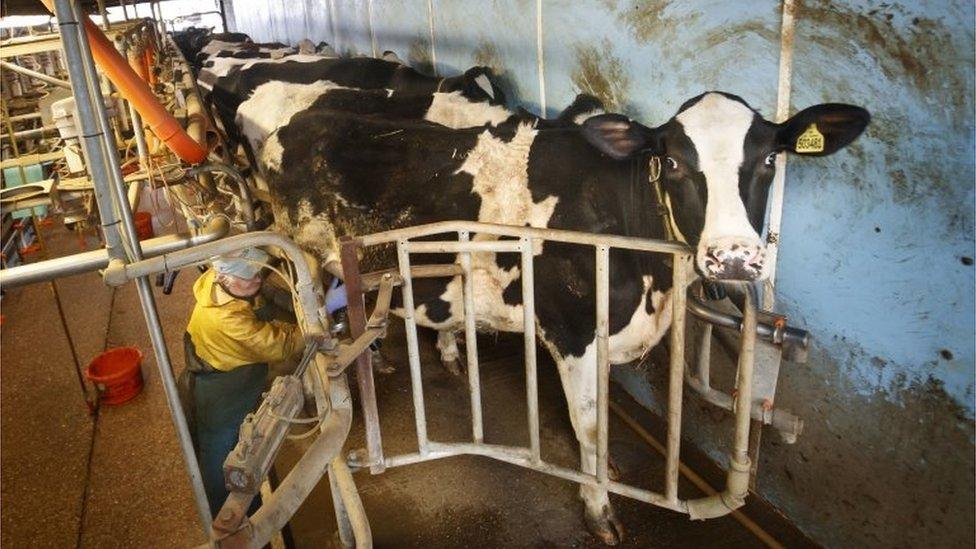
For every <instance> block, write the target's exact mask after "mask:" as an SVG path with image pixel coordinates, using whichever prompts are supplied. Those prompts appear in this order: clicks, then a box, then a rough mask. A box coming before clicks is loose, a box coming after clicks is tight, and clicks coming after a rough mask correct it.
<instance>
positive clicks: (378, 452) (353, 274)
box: [339, 238, 384, 474]
mask: <svg viewBox="0 0 976 549" xmlns="http://www.w3.org/2000/svg"><path fill="white" fill-rule="evenodd" d="M339 257H340V259H341V260H342V273H343V281H344V282H345V286H346V303H347V312H348V314H349V333H350V335H351V336H352V337H353V339H357V338H359V337H360V336H362V335H363V333H364V332H366V305H365V303H364V301H363V287H362V279H361V277H360V274H359V246H358V245H357V241H355V240H353V239H350V238H344V239H342V241H341V244H340V252H339ZM370 352H371V351H370V350H369V348H367V349H366V350H365V351H364V352H363V353H361V354H360V355H359V356H358V357H357V358H356V381H357V383H358V384H359V397H360V400H361V401H362V407H363V421H364V423H365V425H366V451H367V452H368V453H369V463H370V472H371V473H373V474H379V473H382V472H383V469H384V465H383V437H382V433H381V432H380V412H379V408H378V407H377V405H376V384H375V382H374V380H373V365H372V361H371V360H370Z"/></svg>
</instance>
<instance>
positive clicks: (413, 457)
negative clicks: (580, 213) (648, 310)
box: [341, 221, 756, 518]
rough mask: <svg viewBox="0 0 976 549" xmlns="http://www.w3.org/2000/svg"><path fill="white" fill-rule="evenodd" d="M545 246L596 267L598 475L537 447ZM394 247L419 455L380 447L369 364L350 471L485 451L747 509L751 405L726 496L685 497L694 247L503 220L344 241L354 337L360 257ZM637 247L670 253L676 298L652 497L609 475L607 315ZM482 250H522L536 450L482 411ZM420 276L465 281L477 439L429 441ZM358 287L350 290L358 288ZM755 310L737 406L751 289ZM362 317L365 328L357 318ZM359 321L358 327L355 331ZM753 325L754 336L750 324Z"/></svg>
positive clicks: (595, 479)
mask: <svg viewBox="0 0 976 549" xmlns="http://www.w3.org/2000/svg"><path fill="white" fill-rule="evenodd" d="M451 233H453V234H456V235H457V240H456V241H448V240H445V241H436V242H433V241H429V240H424V241H412V239H414V238H418V237H429V236H433V235H447V234H451ZM474 233H478V234H488V235H494V236H505V237H508V238H515V239H517V240H479V241H472V240H471V235H472V234H474ZM542 241H556V242H562V243H569V244H578V245H584V246H591V247H593V248H594V251H595V268H596V318H597V322H596V334H595V337H596V350H597V372H596V375H597V376H598V377H597V468H596V474H594V475H591V474H587V473H583V472H581V471H579V470H576V469H571V468H566V467H562V466H559V465H555V464H552V463H548V462H546V461H544V460H543V459H542V457H541V455H540V444H539V409H538V406H539V403H538V387H537V378H536V337H535V331H536V330H535V329H536V324H535V299H534V280H533V278H534V273H533V262H534V254H533V247H534V245H535V244H536V243H540V242H542ZM391 243H393V244H395V245H396V249H397V257H398V264H399V274H400V278H401V291H402V296H403V307H404V309H405V313H404V322H405V325H406V339H407V352H408V357H409V364H410V379H411V385H412V392H413V404H414V419H415V422H416V429H417V446H418V451H417V452H415V453H408V454H401V455H395V456H386V455H385V454H384V453H383V450H382V435H381V432H380V425H379V419H378V418H379V414H378V412H377V405H376V393H375V389H374V383H373V377H372V370H371V369H370V368H369V367H368V362H367V363H366V367H361V368H360V369H359V372H358V373H359V376H360V396H361V400H362V405H363V408H364V418H365V428H366V441H367V448H366V453H367V462H366V463H357V462H356V461H357V460H356V459H355V458H353V459H351V465H355V466H360V467H363V466H368V467H369V468H370V471H371V472H372V473H374V474H376V473H379V472H382V471H384V470H385V469H386V468H389V467H397V466H402V465H409V464H413V463H420V462H424V461H430V460H434V459H440V458H446V457H452V456H459V455H480V456H485V457H490V458H493V459H497V460H500V461H504V462H507V463H511V464H513V465H518V466H520V467H525V468H528V469H532V470H535V471H539V472H542V473H546V474H549V475H553V476H556V477H559V478H563V479H565V480H570V481H573V482H576V483H579V484H586V485H592V486H598V487H600V488H603V489H606V490H608V491H609V492H613V493H615V494H619V495H622V496H626V497H629V498H632V499H636V500H639V501H643V502H646V503H650V504H652V505H656V506H659V507H664V508H667V509H671V510H673V511H678V512H683V513H689V514H691V515H692V518H711V517H714V516H721V515H723V514H726V513H728V512H730V511H731V510H733V509H735V508H736V507H739V506H741V505H742V501H743V498H744V496H745V491H744V490H743V489H742V487H743V486H744V483H743V482H742V481H743V469H744V470H745V471H748V468H749V462H748V456H747V454H746V451H747V442H748V439H749V428H750V423H749V419H750V417H749V416H750V414H749V412H750V407H749V406H738V405H736V406H734V413H735V416H736V428H735V436H734V444H733V452H732V455H731V456H730V457H731V460H732V463H731V467H730V469H729V482H728V488H727V489H726V491H725V492H723V493H722V494H719V495H716V496H712V497H710V498H702V499H699V500H691V501H688V500H682V499H680V498H679V497H678V473H679V454H680V447H681V407H682V397H683V388H684V369H685V358H684V350H685V342H684V340H685V318H686V292H685V290H684V289H685V288H686V287H687V286H688V282H689V274H688V268H689V264H690V259H691V257H692V255H691V251H690V250H689V249H688V248H687V247H686V246H684V245H683V244H680V243H676V242H669V241H663V240H647V239H638V238H631V237H622V236H609V235H596V234H589V233H580V232H574V231H564V230H553V229H539V228H532V227H514V226H506V225H497V224H487V223H476V222H466V221H448V222H441V223H432V224H428V225H421V226H417V227H411V228H406V229H397V230H392V231H387V232H382V233H377V234H373V235H367V236H363V237H359V238H347V239H344V240H343V241H342V250H341V257H342V260H343V272H344V274H345V275H346V276H345V280H346V283H347V285H348V286H347V294H348V298H349V307H350V319H351V322H352V323H353V324H352V329H353V331H354V332H353V333H354V334H355V333H356V332H357V331H359V332H361V331H362V330H363V329H364V325H363V324H362V322H361V319H362V318H363V316H362V315H356V318H354V315H353V314H352V311H353V310H356V309H358V310H364V304H363V285H362V284H361V281H360V277H361V274H360V272H359V264H358V259H357V254H358V252H359V250H360V249H362V248H368V247H371V246H376V245H380V244H391ZM611 249H621V250H632V251H638V252H650V253H661V254H669V255H670V256H671V257H672V265H673V267H672V275H673V279H674V282H673V286H672V287H673V288H674V291H673V293H672V302H671V307H672V324H671V326H672V328H671V339H670V343H671V357H670V372H669V383H668V388H669V389H668V412H667V418H668V436H667V445H666V468H665V489H664V493H659V492H654V491H650V490H646V489H643V488H638V487H635V486H631V485H627V484H623V483H621V482H616V481H612V480H610V479H609V478H608V452H607V446H608V440H609V436H608V418H609V409H608V406H609V400H610V399H609V386H610V359H609V340H610V334H609V313H610V289H609V284H610V250H611ZM479 252H508V253H518V254H520V267H521V272H522V302H523V322H524V342H525V372H526V400H527V402H528V418H527V419H528V426H529V444H528V446H526V447H519V446H502V445H497V444H490V443H486V442H485V441H484V427H483V422H482V410H481V389H480V377H479V371H478V350H477V339H476V330H475V318H474V315H473V314H467V312H468V311H472V310H473V305H474V298H473V293H474V291H473V290H474V288H473V278H472V266H471V254H473V253H479ZM412 253H424V254H430V253H451V254H458V255H459V258H458V260H459V263H460V267H461V273H460V274H457V273H456V271H455V272H451V269H449V267H453V265H452V266H444V267H445V269H440V270H438V269H433V268H428V269H423V270H421V269H418V268H417V267H413V268H411V262H410V254H412ZM420 276H428V277H429V276H434V277H444V276H447V277H451V276H461V277H462V281H463V301H464V310H465V316H464V331H465V344H466V348H467V363H468V382H469V392H470V396H471V417H472V426H471V432H472V435H471V442H448V443H446V442H437V441H432V440H430V438H429V437H428V435H427V422H426V413H425V405H424V394H423V384H422V378H421V365H420V351H419V345H418V341H417V324H416V320H415V319H414V296H413V287H412V282H411V278H412V277H420ZM350 282H351V284H350ZM747 294H748V296H749V297H748V298H747V300H746V302H747V307H746V311H745V321H744V326H745V329H744V331H743V336H742V351H743V352H742V353H741V356H740V361H739V372H738V378H737V379H738V385H739V391H738V395H737V396H736V403H738V402H749V399H750V398H751V397H750V393H751V386H750V384H751V378H752V368H753V363H752V362H753V360H752V353H751V352H750V349H752V347H753V346H754V344H755V340H756V329H755V326H756V299H755V295H754V292H753V291H750V292H748V293H747ZM357 320H358V321H359V322H357ZM357 323H358V324H359V326H358V327H357ZM750 326H751V327H752V329H751V331H750V329H749V327H750Z"/></svg>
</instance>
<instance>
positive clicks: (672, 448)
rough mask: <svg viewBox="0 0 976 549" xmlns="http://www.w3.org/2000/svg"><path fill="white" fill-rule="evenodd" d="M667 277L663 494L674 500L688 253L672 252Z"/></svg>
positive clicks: (677, 462)
mask: <svg viewBox="0 0 976 549" xmlns="http://www.w3.org/2000/svg"><path fill="white" fill-rule="evenodd" d="M672 261H673V262H674V265H673V268H672V277H671V280H672V282H671V368H670V375H669V377H668V441H667V456H666V458H667V463H666V466H665V478H664V481H665V492H664V493H665V497H666V498H667V500H668V501H669V502H671V503H677V501H678V468H679V466H680V462H679V453H680V451H681V397H682V394H681V391H682V389H683V385H682V384H683V383H684V367H685V292H686V290H687V287H688V284H687V282H686V277H687V263H688V261H689V256H687V255H675V256H673V258H672Z"/></svg>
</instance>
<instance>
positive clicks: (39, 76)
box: [0, 61, 71, 90]
mask: <svg viewBox="0 0 976 549" xmlns="http://www.w3.org/2000/svg"><path fill="white" fill-rule="evenodd" d="M0 67H3V68H5V69H7V70H10V71H14V72H17V73H20V74H23V75H26V76H29V77H31V78H33V79H34V80H40V81H41V82H44V83H46V84H51V85H54V86H58V87H61V88H68V89H69V90H70V89H71V84H70V83H68V82H66V81H64V80H61V79H60V78H55V77H53V76H48V75H46V74H44V73H43V72H37V71H34V70H31V69H28V68H26V67H21V66H20V65H17V64H16V63H11V62H9V61H0Z"/></svg>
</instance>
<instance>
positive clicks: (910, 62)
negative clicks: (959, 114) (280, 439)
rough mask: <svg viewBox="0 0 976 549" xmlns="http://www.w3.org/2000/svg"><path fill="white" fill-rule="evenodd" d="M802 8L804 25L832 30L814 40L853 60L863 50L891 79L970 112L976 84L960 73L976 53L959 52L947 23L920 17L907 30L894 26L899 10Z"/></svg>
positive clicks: (805, 4)
mask: <svg viewBox="0 0 976 549" xmlns="http://www.w3.org/2000/svg"><path fill="white" fill-rule="evenodd" d="M799 4H800V5H799V6H798V7H797V18H798V19H799V20H801V21H811V22H815V23H816V25H817V26H818V27H829V28H830V29H831V30H829V31H828V32H813V33H808V35H807V38H808V39H809V40H811V41H814V42H815V43H818V44H820V45H821V46H823V47H824V48H827V49H830V50H833V51H843V52H845V53H848V54H851V55H854V54H856V53H857V50H858V49H867V50H868V51H869V52H870V53H871V55H872V56H873V58H874V59H875V60H876V61H877V63H878V66H879V67H880V69H881V70H882V71H883V72H884V74H885V76H886V77H888V78H890V79H892V80H895V81H900V82H906V83H908V84H911V85H912V86H914V87H915V88H917V89H918V90H919V91H920V92H922V93H928V92H940V93H947V92H948V95H947V96H945V97H944V99H946V100H950V101H953V102H954V104H955V106H956V107H958V108H959V109H960V110H961V109H962V108H965V107H970V105H971V102H972V99H971V94H970V88H969V84H971V82H970V78H968V77H967V76H966V75H965V73H964V71H961V70H959V63H960V60H961V59H966V58H969V59H972V52H962V51H959V48H957V47H956V44H955V42H954V41H953V39H952V38H953V33H952V32H950V30H949V29H947V28H946V26H945V25H944V24H943V23H942V22H941V21H939V20H936V19H930V18H927V17H914V18H913V19H912V20H911V24H910V25H908V26H907V28H901V27H899V26H897V25H896V24H895V23H894V21H895V20H896V16H899V15H901V16H903V14H900V13H895V12H894V10H896V9H898V8H897V7H892V6H886V5H884V4H882V5H881V6H883V7H879V8H877V9H873V10H871V11H868V12H860V11H855V10H850V9H845V8H844V7H842V6H838V5H834V4H831V3H829V2H825V1H810V0H807V1H801V2H800V3H799ZM797 47H798V48H802V47H803V45H802V44H798V46H797ZM968 110H972V109H971V108H969V109H968Z"/></svg>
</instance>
